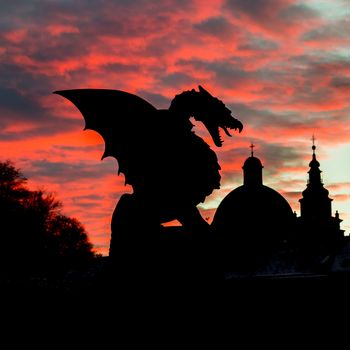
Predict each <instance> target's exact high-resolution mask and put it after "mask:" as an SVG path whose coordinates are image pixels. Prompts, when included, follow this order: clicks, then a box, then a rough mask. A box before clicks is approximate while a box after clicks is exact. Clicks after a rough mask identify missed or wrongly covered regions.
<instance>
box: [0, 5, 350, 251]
mask: <svg viewBox="0 0 350 350" xmlns="http://www.w3.org/2000/svg"><path fill="white" fill-rule="evenodd" d="M180 5H181V6H180ZM2 11H3V13H4V14H6V15H4V16H2V18H1V19H0V28H1V35H0V63H1V65H0V115H1V117H0V126H1V131H0V133H1V135H0V138H1V141H0V153H1V155H2V158H3V160H6V159H11V160H12V161H14V163H15V164H16V166H18V167H20V168H21V169H23V171H24V173H25V175H27V176H28V178H29V179H30V182H29V185H30V187H31V188H32V189H36V188H38V187H45V188H46V189H48V190H49V191H54V192H56V194H57V195H58V199H59V200H61V201H62V202H63V203H64V205H65V210H66V212H67V213H68V214H69V215H72V216H74V217H77V218H78V219H79V220H80V221H81V222H82V223H83V224H84V225H85V226H86V229H87V231H88V232H89V234H90V237H91V241H92V242H93V244H94V245H95V247H96V248H97V249H98V250H99V251H100V252H102V253H104V254H106V253H107V252H108V245H109V238H110V219H111V217H110V213H111V212H112V211H113V208H114V207H115V205H116V202H117V201H118V199H119V197H120V195H121V194H122V193H124V192H125V191H131V189H130V188H128V187H126V188H125V187H124V178H123V176H120V177H119V178H118V177H117V176H116V175H115V169H116V161H115V160H114V159H111V158H109V159H106V160H104V161H103V162H100V161H99V158H100V155H101V154H102V153H103V147H104V146H103V141H102V139H101V138H100V137H99V136H98V135H97V134H96V133H94V132H92V131H86V132H83V131H82V129H83V127H84V122H83V120H82V119H81V116H80V115H79V112H78V111H76V110H74V109H72V108H71V106H70V105H69V103H66V102H65V101H63V100H59V99H57V98H56V97H57V96H54V95H52V94H51V93H52V91H55V90H63V89H76V88H110V89H120V90H124V91H128V92H131V93H135V94H137V95H139V96H141V97H142V98H144V99H146V100H148V101H149V102H151V103H152V104H153V105H154V106H156V107H157V108H168V107H169V104H170V101H171V100H172V99H173V98H174V96H175V94H177V93H179V92H181V91H184V90H188V89H192V88H194V87H196V86H198V85H199V84H201V85H203V86H205V87H206V88H207V89H208V90H209V91H211V92H212V93H213V94H214V95H215V96H217V97H218V98H220V99H221V100H223V101H225V103H226V104H227V106H228V107H229V108H230V109H231V110H232V111H233V112H234V113H235V116H236V117H237V118H238V119H239V120H241V121H242V122H243V124H244V125H245V129H244V131H243V132H242V133H241V134H240V135H239V136H238V137H235V138H233V139H232V140H231V139H230V140H226V141H225V143H224V145H223V147H222V149H218V148H216V146H215V145H214V144H213V143H212V142H211V141H210V137H209V135H208V134H207V133H206V132H205V130H204V129H203V128H201V127H200V126H199V125H198V126H197V127H196V128H197V129H196V131H197V132H198V134H200V135H201V137H203V138H204V139H205V140H206V141H207V142H208V144H210V146H211V147H212V149H213V150H214V151H215V152H216V153H217V155H218V157H219V162H220V165H221V166H222V170H221V175H222V182H221V184H222V185H221V189H220V190H216V191H214V193H213V194H212V195H211V197H209V198H207V200H206V202H205V203H204V204H203V205H201V206H200V210H201V212H202V214H203V216H204V217H209V218H210V220H211V219H212V217H213V213H214V211H215V209H216V207H217V206H218V204H219V203H220V201H221V200H222V198H224V197H225V195H226V194H227V193H228V192H229V191H231V190H232V189H233V188H235V187H237V186H239V185H240V184H241V182H242V170H241V167H242V164H243V162H244V160H245V159H246V158H247V156H249V154H250V149H249V145H250V143H251V142H253V143H254V144H255V145H256V148H255V154H256V155H257V157H259V158H260V159H261V161H262V163H263V165H264V166H265V168H264V179H265V183H266V184H267V185H268V186H270V187H272V188H274V189H276V190H277V191H279V192H280V193H281V194H282V195H283V196H284V197H286V198H287V200H288V202H289V203H290V204H291V206H292V208H293V210H296V211H297V212H298V213H299V203H298V199H300V197H301V191H302V190H303V189H304V188H305V185H306V181H307V171H308V163H309V161H310V147H311V140H310V139H311V137H312V134H315V137H316V145H317V154H318V159H319V161H320V163H321V168H322V170H323V173H322V175H323V181H324V183H325V186H326V187H327V189H328V190H329V191H330V197H331V198H333V199H334V201H333V211H334V212H335V210H338V211H339V213H340V216H341V217H342V218H343V219H344V221H343V223H342V227H343V228H344V229H345V230H347V233H348V232H349V230H350V177H349V174H350V165H349V162H348V161H347V160H348V159H349V154H350V123H349V111H350V102H349V86H350V60H349V43H350V42H349V36H348V35H347V33H348V32H349V29H350V28H349V23H350V22H349V18H350V6H349V1H348V0H334V1H331V2H326V1H321V0H310V1H306V0H305V1H296V0H288V1H285V0H268V1H266V0H254V1H246V0H244V1H243V0H220V1H210V2H206V3H203V2H200V1H195V0H193V1H180V2H179V1H171V0H169V1H162V2H161V3H157V2H152V1H151V2H150V1H143V0H134V1H110V2H107V3H106V2H104V1H100V0H94V1H89V3H88V4H87V3H86V2H84V1H80V0H78V1H74V2H64V1H59V2H54V3H53V2H47V1H42V0H35V1H30V2H23V1H16V0H14V1H11V2H8V3H6V4H3V5H2Z"/></svg>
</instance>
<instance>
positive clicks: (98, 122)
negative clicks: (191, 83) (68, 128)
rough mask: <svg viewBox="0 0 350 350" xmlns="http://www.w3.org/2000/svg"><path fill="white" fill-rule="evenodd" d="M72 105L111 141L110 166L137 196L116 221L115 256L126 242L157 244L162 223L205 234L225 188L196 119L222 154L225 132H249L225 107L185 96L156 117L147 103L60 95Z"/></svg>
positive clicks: (126, 198) (207, 97)
mask: <svg viewBox="0 0 350 350" xmlns="http://www.w3.org/2000/svg"><path fill="white" fill-rule="evenodd" d="M54 93H56V94H59V95H61V96H63V97H65V98H67V99H68V100H69V101H71V102H72V103H73V104H74V105H75V106H76V107H77V108H78V109H79V111H80V112H81V113H82V115H83V117H84V119H85V123H86V125H85V129H91V130H95V131H97V132H98V133H99V134H100V135H101V136H102V137H103V139H104V141H105V152H104V154H103V156H102V159H103V158H105V157H108V156H111V157H115V158H116V159H117V161H118V165H119V170H118V174H120V173H123V174H124V176H125V183H126V184H130V185H131V186H132V189H133V193H131V194H123V195H122V196H121V198H120V199H119V201H118V204H117V206H116V208H115V211H114V213H113V217H112V239H111V246H110V255H113V251H114V249H115V248H114V247H115V245H116V244H117V243H118V242H119V243H120V242H121V241H123V240H128V237H129V239H131V238H130V237H132V239H133V240H135V239H138V240H140V241H142V240H143V239H144V240H145V239H146V238H145V237H147V239H148V240H149V239H150V237H151V236H152V232H159V231H157V230H159V227H162V223H165V222H169V221H171V220H175V219H176V220H178V221H179V222H180V223H181V224H182V225H183V227H184V228H186V230H188V231H189V232H193V231H197V232H198V230H199V231H200V230H203V229H204V230H205V228H206V227H207V226H208V224H207V222H206V221H205V220H204V219H203V218H202V216H201V215H200V213H199V211H198V209H197V207H196V206H197V205H198V204H199V203H200V202H203V201H204V200H205V197H206V196H208V195H210V194H211V193H212V191H213V190H214V189H218V188H219V187H220V179H221V176H220V173H219V170H220V165H219V163H218V159H217V156H216V154H215V152H214V151H213V150H212V149H211V148H210V147H209V145H208V144H207V143H206V142H205V141H204V140H203V139H202V138H201V137H199V136H197V135H196V134H195V133H194V131H193V130H192V129H193V124H192V123H191V122H190V117H193V118H194V119H195V120H196V121H200V122H202V123H203V124H204V126H205V127H206V129H207V130H208V132H209V134H210V136H211V137H212V139H213V142H214V144H215V145H216V146H217V147H221V146H222V143H223V140H222V137H221V135H220V128H221V129H222V130H223V131H224V132H225V134H226V135H227V136H231V134H230V132H229V130H230V129H234V130H238V131H239V132H241V130H242V128H243V125H242V123H241V122H240V121H239V120H237V119H235V118H234V117H233V116H232V115H231V111H230V110H229V109H228V108H227V107H226V106H225V105H224V103H223V102H222V101H220V100H219V99H217V98H215V97H213V96H212V95H211V94H210V93H209V92H208V91H206V90H205V89H204V88H203V87H201V86H199V91H196V90H195V89H192V90H189V91H184V92H182V93H180V94H179V95H176V96H175V98H174V99H173V100H172V101H171V104H170V107H169V109H156V108H155V107H154V106H152V105H151V104H150V103H149V102H147V101H145V100H144V99H142V98H140V97H139V96H136V95H133V94H130V93H127V92H124V91H120V90H105V89H75V90H63V91H55V92H54Z"/></svg>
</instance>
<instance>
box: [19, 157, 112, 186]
mask: <svg viewBox="0 0 350 350" xmlns="http://www.w3.org/2000/svg"><path fill="white" fill-rule="evenodd" d="M113 173H116V168H115V164H112V163H111V162H100V163H98V164H95V165H92V164H85V163H82V162H81V163H76V164H72V163H64V162H51V161H48V160H41V161H33V162H31V166H30V168H29V170H27V171H26V175H27V176H28V177H29V178H31V177H36V178H41V177H50V178H53V179H55V181H56V182H57V183H60V184H62V183H67V182H79V181H83V180H84V179H85V180H88V179H92V180H95V179H97V178H102V177H103V175H104V174H113Z"/></svg>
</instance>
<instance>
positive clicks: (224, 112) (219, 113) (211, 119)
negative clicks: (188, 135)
mask: <svg viewBox="0 0 350 350" xmlns="http://www.w3.org/2000/svg"><path fill="white" fill-rule="evenodd" d="M198 88H199V93H198V94H199V97H200V103H199V109H197V110H196V113H195V115H194V119H195V120H198V121H201V122H202V123H203V124H204V125H205V127H206V128H207V130H208V132H209V134H210V136H211V137H212V139H213V141H214V143H215V145H216V146H218V147H221V146H222V143H223V140H222V138H221V136H220V129H219V128H221V129H222V130H223V131H224V132H225V134H226V135H227V136H230V137H231V134H230V132H229V129H231V130H232V129H233V130H237V129H238V131H239V132H241V131H242V129H243V124H242V123H241V122H240V121H239V120H238V119H236V118H234V117H232V115H231V111H230V110H229V109H228V108H227V107H226V106H225V105H224V103H223V102H222V101H220V100H219V99H217V98H216V97H214V96H212V95H211V94H210V93H209V92H208V91H207V90H205V89H204V88H203V87H202V86H200V85H199V86H198Z"/></svg>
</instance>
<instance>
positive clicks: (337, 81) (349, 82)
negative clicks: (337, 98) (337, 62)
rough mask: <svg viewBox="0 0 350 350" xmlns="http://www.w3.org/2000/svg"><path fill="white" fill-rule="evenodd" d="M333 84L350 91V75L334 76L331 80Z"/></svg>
mask: <svg viewBox="0 0 350 350" xmlns="http://www.w3.org/2000/svg"><path fill="white" fill-rule="evenodd" d="M331 85H332V86H334V87H335V88H338V89H342V90H349V91H350V76H348V77H334V78H333V79H332V80H331Z"/></svg>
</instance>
